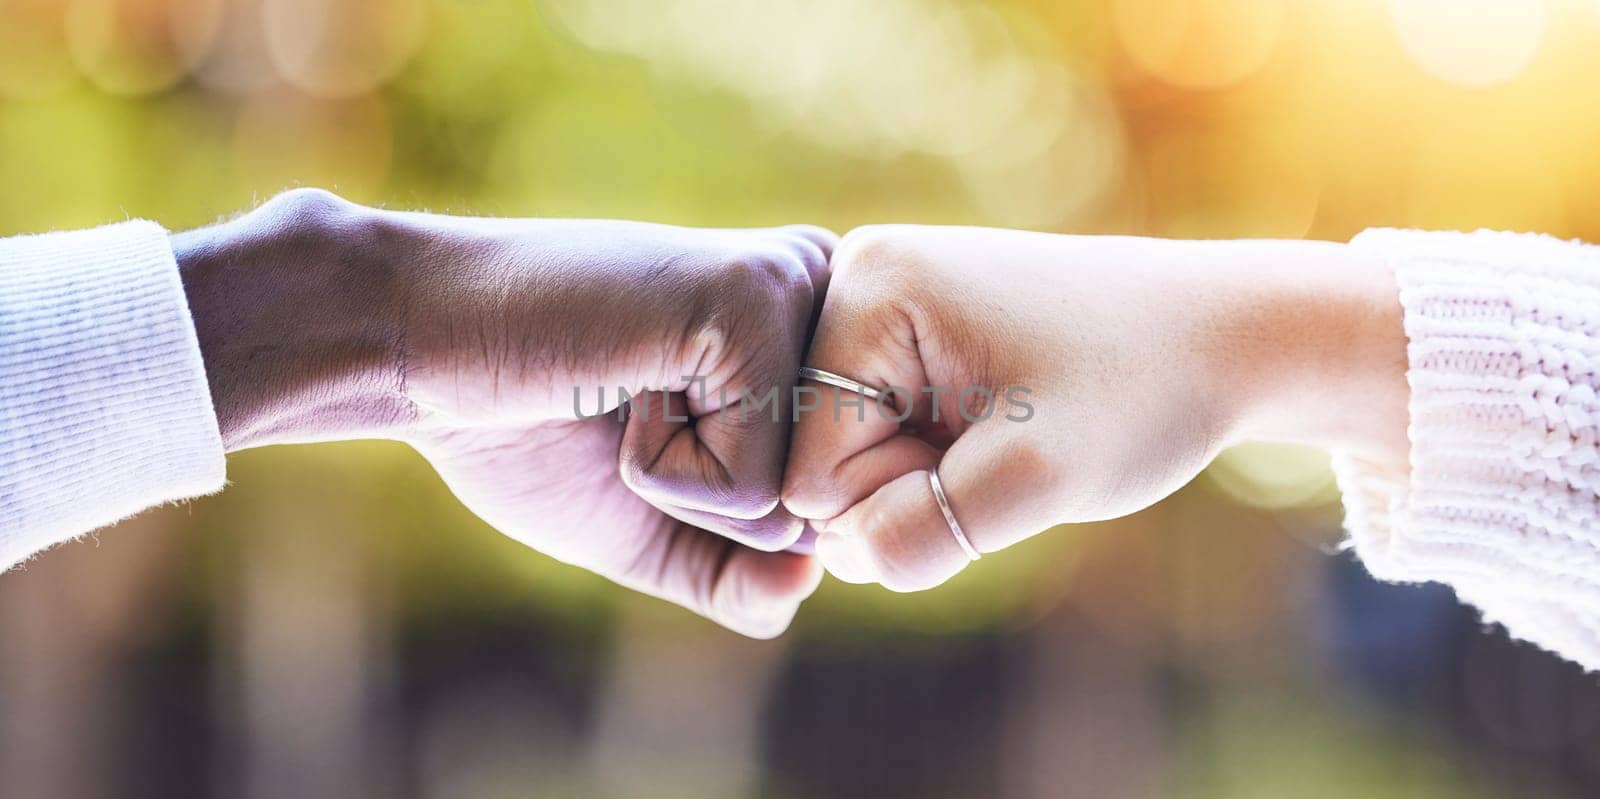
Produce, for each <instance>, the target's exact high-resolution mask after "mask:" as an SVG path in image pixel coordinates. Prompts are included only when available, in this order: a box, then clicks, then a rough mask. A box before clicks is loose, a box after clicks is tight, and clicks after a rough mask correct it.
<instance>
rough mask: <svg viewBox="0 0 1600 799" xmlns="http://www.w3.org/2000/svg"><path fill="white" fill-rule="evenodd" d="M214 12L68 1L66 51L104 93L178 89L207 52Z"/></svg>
mask: <svg viewBox="0 0 1600 799" xmlns="http://www.w3.org/2000/svg"><path fill="white" fill-rule="evenodd" d="M217 12H218V5H217V4H215V3H208V2H191V0H69V2H68V4H67V29H66V30H67V48H68V51H69V52H70V53H71V55H72V60H73V63H75V64H76V65H77V66H78V69H79V70H80V71H82V73H83V74H84V75H86V76H87V77H88V78H89V80H90V81H92V82H93V83H94V84H95V85H96V86H98V87H99V88H101V89H102V90H104V91H107V92H111V93H114V94H147V93H150V92H155V91H159V90H161V89H165V88H168V87H170V86H172V85H173V84H175V83H177V82H178V81H179V80H181V79H182V78H183V77H184V75H185V74H186V73H187V72H188V70H189V68H190V66H192V64H193V63H194V61H195V60H197V59H198V58H199V56H200V55H201V54H203V53H204V52H205V51H206V50H207V49H208V48H209V47H210V45H211V39H212V37H213V36H215V33H216V27H217Z"/></svg>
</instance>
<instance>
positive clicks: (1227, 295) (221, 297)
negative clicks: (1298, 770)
mask: <svg viewBox="0 0 1600 799" xmlns="http://www.w3.org/2000/svg"><path fill="white" fill-rule="evenodd" d="M172 243H173V249H174V251H175V253H176V255H177V261H178V265H179V270H180V274H181V276H182V280H183V284H184V290H185V292H186V294H187V297H188V301H189V306H190V311H191V313H192V315H193V319H194V323H195V328H196V332H197V334H198V338H199V344H200V350H201V353H202V356H203V358H204V361H205V367H206V373H207V377H208V380H209V382H210V387H211V393H212V399H213V403H214V407H215V409H216V412H217V418H218V424H219V426H220V430H221V434H222V439H223V443H224V445H225V446H226V448H227V449H228V450H230V451H233V450H239V449H246V448H250V447H255V446H262V445H268V444H279V443H295V442H309V441H325V440H334V439H346V438H357V437H382V438H393V439H398V440H402V441H405V442H408V443H409V444H411V445H412V446H413V447H415V448H416V449H417V450H418V451H419V452H420V453H422V454H423V455H424V456H425V457H426V458H427V459H428V460H429V461H430V462H431V463H432V464H433V465H434V467H435V468H436V469H437V470H438V472H439V474H440V475H441V476H442V477H443V479H444V480H445V482H446V483H447V484H448V485H449V487H450V488H451V489H452V490H453V491H454V492H455V494H456V495H457V496H458V497H459V498H460V499H461V500H462V501H463V502H464V503H466V504H467V505H468V506H469V507H470V508H471V509H472V510H473V511H474V512H476V513H477V514H478V515H479V516H481V517H482V518H483V519H484V520H485V521H487V522H488V523H490V524H491V525H493V526H495V527H496V528H498V529H500V530H502V531H503V532H505V533H506V534H508V535H510V536H512V537H513V538H515V539H517V540H519V541H522V542H524V543H526V544H528V545H529V546H531V547H534V548H535V549H538V550H540V551H542V552H545V553H547V554H549V555H551V556H553V557H556V558H558V559H561V560H563V561H566V562H568V563H572V564H575V565H578V566H581V567H584V568H587V569H591V570H593V571H595V572H597V573H599V574H601V575H604V576H606V577H608V578H610V579H612V580H615V581H616V582H618V583H621V584H623V585H626V586H630V587H632V588H635V589H638V590H641V591H644V592H647V593H650V594H654V595H657V596H660V597H663V598H665V599H668V600H670V601H673V602H677V603H679V604H682V605H684V606H686V607H688V608H690V609H692V610H694V611H696V612H698V613H701V614H703V615H705V616H707V617H709V618H711V619H713V620H715V621H717V622H719V623H721V624H724V625H726V626H728V627H730V628H732V629H734V630H737V631H739V632H742V633H745V634H747V635H753V636H771V635H776V634H778V633H780V632H781V631H783V630H784V629H785V628H786V627H787V625H788V624H789V621H790V619H791V618H792V617H793V615H794V613H795V611H796V609H797V608H798V606H799V604H800V603H801V601H803V600H804V599H805V598H806V597H807V596H808V595H809V594H810V593H811V592H812V591H813V590H814V589H815V588H816V586H817V584H818V582H819V580H820V579H821V575H822V570H823V568H826V569H827V570H828V571H830V572H831V573H833V574H834V575H836V576H837V577H839V578H840V579H844V580H848V581H853V582H878V583H881V584H883V585H884V586H886V587H888V588H890V589H894V590H917V589H923V588H929V587H932V586H935V585H938V584H939V583H941V582H943V581H944V580H946V579H947V578H949V577H950V576H952V575H953V574H955V573H956V572H957V571H959V570H960V569H961V568H963V566H964V565H965V564H966V563H967V562H968V554H967V553H966V551H965V550H964V548H963V547H962V546H961V543H960V542H959V541H958V540H957V538H956V536H955V535H954V534H953V533H952V531H951V528H950V526H949V524H948V523H947V521H946V518H945V516H944V512H943V509H942V508H941V507H940V505H939V503H938V502H937V501H936V499H935V496H934V493H933V491H932V488H931V486H930V483H929V480H928V478H927V474H928V471H929V470H933V469H937V472H938V474H939V476H940V478H942V485H943V488H944V491H945V494H946V496H947V498H948V505H949V507H950V510H951V511H952V513H953V515H954V516H955V517H956V518H957V519H959V524H960V527H961V528H962V530H963V531H964V533H965V535H966V537H967V538H968V540H969V541H970V543H971V545H972V546H973V547H975V548H976V550H977V551H979V552H990V551H994V550H998V549H1002V548H1004V547H1006V546H1009V545H1010V544H1013V543H1015V542H1017V541H1019V540H1021V539H1023V538H1026V537H1028V536H1031V535H1033V534H1036V533H1038V532H1040V531H1042V530H1044V529H1046V528H1048V527H1050V526H1052V525H1055V524H1059V523H1064V522H1079V521H1091V520H1097V519H1106V518H1111V517H1115V516H1120V515H1124V514H1127V513H1131V512H1134V511H1136V510H1139V509H1140V508H1143V507H1145V506H1147V505H1149V504H1151V503H1153V502H1155V501H1157V500H1159V499H1161V498H1162V497H1164V496H1166V495H1167V494H1169V493H1171V492H1172V491H1174V490H1175V489H1177V488H1178V487H1179V486H1181V485H1183V484H1184V483H1185V482H1187V481H1188V480H1189V479H1191V478H1192V477H1193V476H1194V475H1195V474H1196V473H1197V472H1199V470H1200V469H1202V468H1203V467H1204V466H1205V465H1206V463H1207V462H1208V461H1209V460H1210V459H1211V458H1212V456H1214V455H1215V454H1216V453H1217V452H1218V450H1220V449H1221V448H1223V447H1226V446H1228V445H1229V444H1230V443H1232V442H1235V441H1239V440H1242V439H1274V440H1292V441H1301V442H1307V443H1313V444H1319V445H1327V446H1334V447H1340V448H1344V449H1347V450H1350V451H1352V452H1355V453H1358V454H1359V455H1361V456H1362V457H1363V458H1365V459H1366V460H1369V461H1372V462H1376V463H1383V464H1390V465H1392V466H1393V468H1395V469H1397V470H1400V471H1403V470H1404V469H1405V463H1406V436H1405V429H1404V426H1405V420H1406V401H1407V387H1406V382H1405V368H1406V350H1405V336H1404V333H1403V331H1402V325H1401V309H1400V307H1399V305H1398V302H1397V300H1396V288H1395V285H1394V278H1393V276H1392V274H1391V273H1390V272H1389V270H1388V268H1387V266H1385V265H1384V264H1383V263H1382V262H1380V261H1379V260H1377V259H1375V258H1373V257H1372V256H1370V255H1366V256H1364V255H1361V254H1358V253H1357V252H1355V251H1353V250H1350V249H1348V248H1346V247H1344V246H1342V245H1335V244H1327V243H1314V242H1289V241H1254V242H1181V241H1164V240H1152V239H1138V238H1115V237H1077V236H1062V235H1047V234H1038V233H1023V232H1012V231H1000V230H987V229H977V228H935V227H914V226H894V227H872V228H863V229H859V230H856V231H854V232H852V233H850V234H849V235H847V236H845V237H844V238H843V239H842V240H839V239H837V238H836V237H835V236H834V235H833V234H832V233H829V232H827V231H825V230H822V229H819V228H813V227H805V226H790V227H781V228H770V229H758V230H701V229H686V228H677V227H669V226H662V225H651V224H638V223H629V222H606V221H556V220H552V221H528V220H498V219H473V218H460V217H448V216H438V215H429V214H415V213H401V212H392V211H383V210H375V209H370V208H365V207H361V206H357V205H355V204H352V203H348V202H345V201H343V200H341V199H339V198H337V197H335V196H333V195H330V194H327V193H324V192H318V191H312V190H302V191H296V192H291V193H289V194H286V195H282V196H280V197H278V198H276V199H274V200H272V201H270V202H268V203H267V204H266V205H264V206H262V207H261V208H258V209H256V210H255V211H253V212H251V213H249V214H246V215H244V216H242V217H239V218H237V219H235V220H232V221H229V222H226V223H223V224H220V225H217V226H214V227H211V228H206V229H202V230H198V231H192V232H188V233H182V234H177V235H174V236H173V238H172ZM802 366H811V367H815V368H818V369H824V370H827V371H828V372H832V373H836V374H839V375H845V376H848V377H850V378H852V379H854V380H857V381H860V382H862V383H864V384H866V385H868V386H875V387H882V388H890V387H892V390H891V391H889V392H888V393H886V394H884V395H883V396H882V397H881V398H880V399H870V398H866V397H863V396H861V395H859V394H854V393H851V392H848V391H842V390H838V389H834V388H832V387H829V386H825V385H822V384H817V383H812V382H810V381H802V380H799V378H798V372H799V370H800V368H801V367H802ZM1012 402H1015V403H1017V404H1016V406H1015V407H1013V406H1012V405H1011V404H1010V403H1012ZM1024 404H1025V407H1026V412H1025V413H1017V412H1013V411H1014V410H1015V409H1016V408H1021V407H1023V405H1024ZM808 527H809V528H810V530H808ZM811 530H814V531H816V533H817V535H816V538H815V543H814V547H815V556H814V557H813V556H812V555H810V554H803V553H805V552H807V551H808V550H809V549H810V545H811V536H812V532H811ZM803 539H804V540H803Z"/></svg>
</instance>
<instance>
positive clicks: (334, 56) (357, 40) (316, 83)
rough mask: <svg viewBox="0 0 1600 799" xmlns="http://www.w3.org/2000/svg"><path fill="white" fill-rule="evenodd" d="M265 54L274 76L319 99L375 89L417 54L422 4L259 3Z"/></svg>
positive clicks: (386, 0) (350, 0) (374, 0)
mask: <svg viewBox="0 0 1600 799" xmlns="http://www.w3.org/2000/svg"><path fill="white" fill-rule="evenodd" d="M261 3H262V5H261V14H262V26H263V30H264V33H265V41H266V46H267V54H268V56H269V57H270V58H271V59H272V64H273V66H274V67H276V68H277V70H278V74H279V76H281V77H282V78H283V79H284V80H285V81H287V82H288V83H290V84H292V85H293V86H295V87H296V88H298V89H300V90H302V91H305V92H309V93H311V94H314V95H318V96H323V97H348V96H351V95H357V94H363V93H366V92H370V91H372V90H373V89H376V88H378V87H379V86H381V85H383V84H384V83H386V82H388V80H389V79H390V78H393V77H394V76H395V75H396V74H397V73H399V71H400V70H401V68H403V67H404V66H405V65H406V62H407V61H408V60H409V59H410V58H411V56H412V54H413V53H415V52H416V49H417V47H418V46H420V45H421V42H422V34H423V31H424V28H425V25H426V16H425V10H426V7H425V6H424V5H423V3H422V0H261Z"/></svg>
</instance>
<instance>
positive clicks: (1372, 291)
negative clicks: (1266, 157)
mask: <svg viewBox="0 0 1600 799" xmlns="http://www.w3.org/2000/svg"><path fill="white" fill-rule="evenodd" d="M1226 248H1227V249H1226V253H1227V259H1226V261H1224V262H1220V263H1216V264H1210V265H1208V268H1209V269H1210V270H1211V271H1209V272H1208V273H1204V274H1205V277H1204V278H1203V280H1204V281H1205V282H1207V283H1209V285H1199V286H1193V287H1191V288H1190V290H1189V291H1187V292H1185V295H1186V296H1189V297H1196V298H1198V299H1199V301H1200V302H1202V303H1204V304H1207V305H1208V306H1209V307H1211V308H1213V309H1214V311H1213V313H1212V317H1211V318H1212V322H1211V324H1210V330H1209V333H1210V335H1209V345H1208V347H1209V349H1210V352H1211V357H1213V358H1215V359H1216V360H1217V362H1218V363H1219V367H1218V368H1216V369H1214V370H1213V372H1214V373H1215V374H1218V375H1222V376H1224V378H1225V381H1226V383H1227V387H1226V389H1225V390H1226V391H1229V392H1232V394H1233V396H1234V397H1235V399H1234V402H1233V407H1234V408H1235V409H1236V412H1237V414H1238V418H1237V420H1236V423H1235V428H1234V429H1235V435H1236V437H1237V438H1239V439H1246V440H1260V441H1284V442H1294V443H1305V444H1312V445H1317V446H1326V447H1333V448H1339V449H1341V450H1344V451H1348V452H1353V453H1357V454H1359V455H1360V456H1362V457H1364V458H1367V459H1369V460H1372V461H1374V462H1382V463H1385V464H1386V465H1389V466H1392V467H1395V468H1401V467H1403V466H1404V463H1405V457H1406V446H1407V442H1406V423H1407V407H1406V406H1407V400H1408V398H1409V394H1410V390H1409V388H1408V386H1407V384H1406V336H1405V330H1404V325H1403V318H1402V310H1401V307H1400V299H1399V289H1398V287H1397V286H1396V284H1395V278H1394V275H1393V273H1392V272H1391V270H1390V269H1389V267H1388V266H1387V265H1386V264H1385V263H1384V262H1383V261H1382V260H1381V259H1380V258H1377V257H1375V256H1373V255H1372V254H1370V253H1363V252H1360V251H1358V250H1355V249H1352V248H1350V247H1348V246H1346V245H1343V244H1332V243H1326V242H1301V241H1252V242H1231V243H1228V244H1227V245H1226Z"/></svg>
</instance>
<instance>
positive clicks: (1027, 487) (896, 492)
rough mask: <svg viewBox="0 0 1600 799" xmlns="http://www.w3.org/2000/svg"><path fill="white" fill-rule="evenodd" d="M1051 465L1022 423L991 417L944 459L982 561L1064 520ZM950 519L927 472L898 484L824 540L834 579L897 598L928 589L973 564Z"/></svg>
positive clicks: (839, 521)
mask: <svg viewBox="0 0 1600 799" xmlns="http://www.w3.org/2000/svg"><path fill="white" fill-rule="evenodd" d="M1054 472H1055V469H1054V468H1053V466H1052V459H1051V458H1049V457H1047V454H1046V453H1045V452H1044V451H1043V450H1042V449H1041V448H1040V445H1039V444H1038V443H1037V442H1036V441H1035V440H1034V439H1032V438H1030V437H1029V436H1027V435H1026V434H1025V433H1024V428H1023V426H1022V425H1019V424H1017V423H1013V422H1007V421H1005V420H996V419H990V420H987V421H986V422H984V423H981V424H977V425H974V426H973V427H972V428H969V429H968V430H967V431H966V432H965V433H964V434H963V435H962V436H961V437H960V438H959V439H957V440H956V442H955V444H954V445H952V446H951V447H950V449H949V450H948V451H947V452H946V453H945V454H944V457H943V459H942V460H940V461H939V465H938V474H939V479H940V483H941V484H942V486H943V488H944V493H945V497H946V499H947V500H948V503H949V506H950V510H951V513H952V515H953V516H954V517H955V520H956V523H957V524H958V525H959V527H960V529H961V531H962V532H963V533H964V534H965V536H966V538H967V540H968V541H970V542H971V544H972V546H973V547H974V548H975V549H976V550H977V551H978V552H980V553H983V552H994V551H996V550H1000V549H1004V548H1006V547H1008V546H1010V545H1011V544H1014V543H1016V542H1017V541H1020V540H1022V539H1024V538H1028V537H1031V536H1032V535H1034V534H1036V533H1038V532H1040V531H1041V530H1044V529H1045V528H1047V527H1049V526H1050V525H1051V524H1052V523H1054V520H1055V518H1056V514H1055V513H1054V512H1053V509H1054V508H1056V507H1057V506H1058V499H1059V497H1057V496H1056V495H1057V493H1058V489H1057V486H1058V485H1059V484H1060V481H1059V479H1058V478H1057V475H1056V474H1055V473H1054ZM956 536H957V533H956V531H955V530H953V529H952V528H951V525H950V523H949V522H948V521H947V520H946V518H945V514H944V510H943V509H942V508H941V507H940V505H939V502H938V501H937V499H936V497H935V494H934V490H933V486H932V483H931V481H930V480H929V473H928V472H927V471H914V472H909V473H906V474H903V475H901V476H900V477H897V478H895V479H894V480H891V481H889V482H888V483H886V484H884V485H883V486H881V487H880V488H878V489H877V490H876V491H875V492H873V493H872V494H871V495H870V496H868V497H866V498H865V499H863V500H861V501H860V502H858V503H856V504H855V505H854V506H852V507H851V508H850V509H848V510H846V511H845V512H844V513H843V514H841V515H839V516H838V517H836V518H834V519H832V520H829V521H828V522H827V523H826V524H825V525H824V526H823V528H822V535H821V536H820V537H819V538H818V540H817V554H818V556H819V558H820V559H821V561H822V564H823V566H825V567H826V568H827V569H828V570H829V571H830V572H832V573H833V574H834V575H835V576H837V577H839V578H840V579H843V580H847V581H850V582H878V583H882V584H883V586H884V587H886V588H888V589H890V590H892V591H920V590H922V589H925V588H932V587H934V586H936V585H939V584H940V583H943V582H944V581H946V580H948V579H950V578H951V577H953V576H955V575H956V573H958V572H960V571H961V570H962V569H964V568H966V566H967V564H968V563H969V562H970V559H969V556H968V554H967V551H966V549H965V548H964V547H963V546H962V545H961V543H960V541H959V539H957V537H956Z"/></svg>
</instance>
